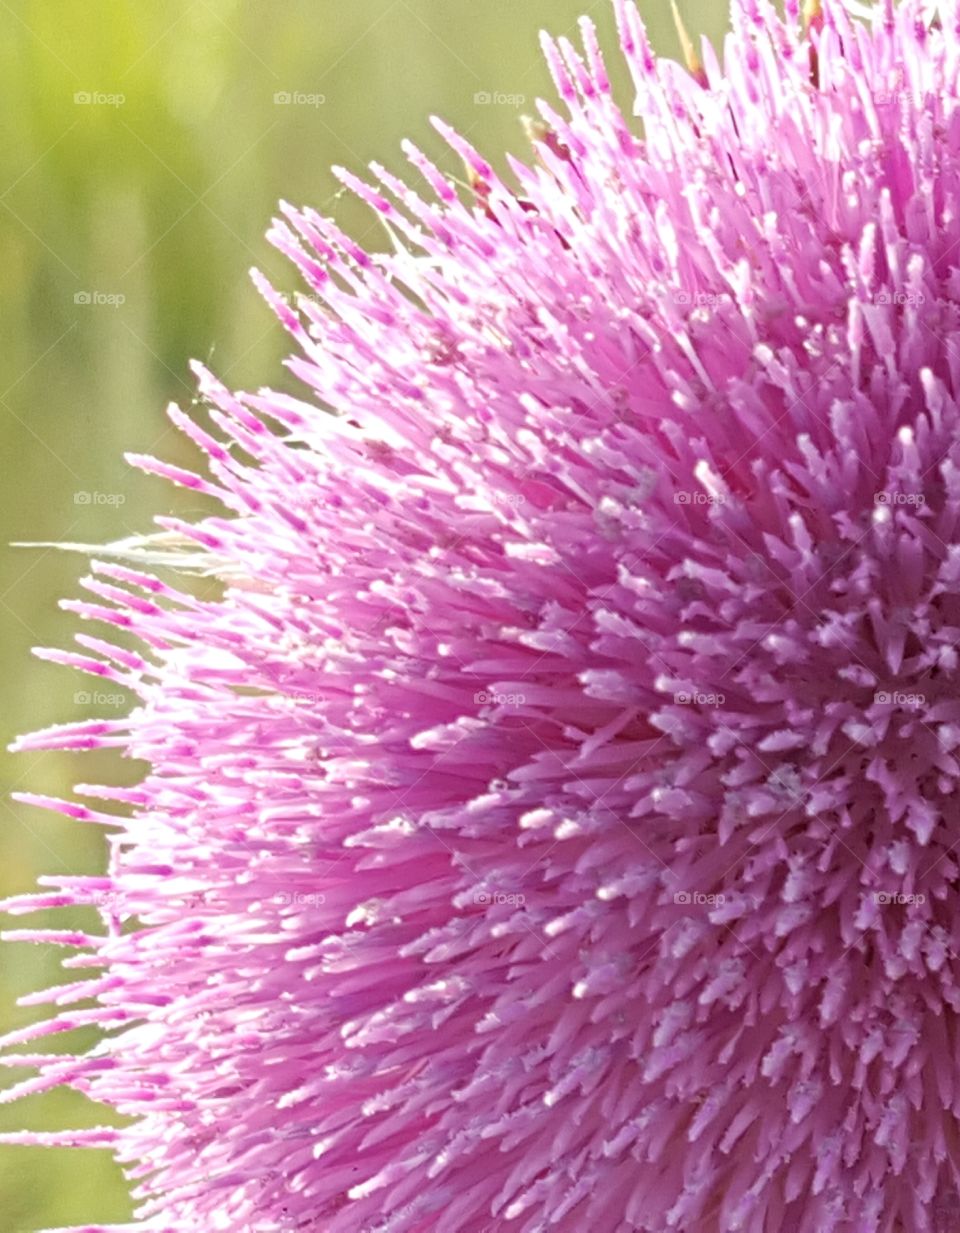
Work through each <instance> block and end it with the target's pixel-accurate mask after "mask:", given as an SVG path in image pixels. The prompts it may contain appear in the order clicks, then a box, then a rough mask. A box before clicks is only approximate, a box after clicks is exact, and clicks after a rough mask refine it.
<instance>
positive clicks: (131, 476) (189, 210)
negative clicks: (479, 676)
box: [0, 0, 725, 1233]
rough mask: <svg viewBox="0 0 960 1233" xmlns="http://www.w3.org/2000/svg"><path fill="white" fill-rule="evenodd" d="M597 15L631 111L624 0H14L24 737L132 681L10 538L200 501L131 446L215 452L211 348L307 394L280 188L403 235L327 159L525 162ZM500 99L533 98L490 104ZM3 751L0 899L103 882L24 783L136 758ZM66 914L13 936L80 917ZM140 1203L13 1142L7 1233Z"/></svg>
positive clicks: (145, 524)
mask: <svg viewBox="0 0 960 1233" xmlns="http://www.w3.org/2000/svg"><path fill="white" fill-rule="evenodd" d="M723 7H724V6H708V5H707V4H706V3H705V0H688V2H687V3H686V4H685V5H684V4H681V9H682V11H683V13H684V16H685V18H686V20H687V24H688V26H689V27H690V28H691V30H694V31H697V30H699V31H703V32H705V33H707V34H709V35H710V36H711V37H712V38H714V39H716V38H717V37H718V36H719V35H720V33H721V30H722V27H723V25H724V21H725V14H724V12H723ZM643 9H644V14H645V18H646V20H647V22H648V25H649V28H650V32H651V36H652V38H653V42H654V44H655V46H657V48H658V49H660V50H662V51H663V52H665V53H667V54H670V55H675V54H676V53H677V50H678V43H677V36H676V33H675V30H674V28H673V24H672V19H671V17H670V12H669V5H668V2H667V0H649V2H648V3H647V4H645V5H644V6H643ZM585 11H590V13H591V15H592V17H593V18H594V20H595V21H596V22H597V24H598V26H599V27H600V30H601V35H602V37H603V41H604V45H605V46H606V47H607V48H608V62H609V64H610V67H611V70H612V73H613V76H614V78H615V80H616V81H617V83H618V85H619V86H620V87H621V90H622V98H623V100H624V102H625V104H626V105H627V106H628V107H629V104H630V102H631V101H632V94H631V91H630V89H629V88H628V86H627V79H626V74H625V72H624V71H623V69H622V66H621V65H620V64H619V62H618V56H617V54H616V36H615V32H614V24H613V18H612V6H611V4H610V2H609V0H595V2H593V3H591V0H479V2H478V0H356V2H355V3H353V4H345V3H343V0H336V2H334V0H274V2H273V3H268V2H267V0H167V2H166V3H164V4H162V5H149V4H134V3H132V2H130V0H127V2H121V0H92V3H90V4H77V3H76V0H9V2H7V0H0V103H2V109H3V115H4V124H3V132H2V136H0V257H2V260H0V289H2V291H0V295H2V325H0V330H2V346H0V426H2V427H0V446H2V457H3V467H4V484H3V487H2V492H0V500H2V504H3V525H2V532H3V533H2V535H0V542H2V544H3V548H2V557H0V628H2V645H3V649H4V670H3V673H2V677H0V680H2V683H3V693H4V696H3V706H2V710H0V714H2V717H3V729H4V731H3V738H4V739H3V742H2V744H3V745H6V743H7V742H8V741H9V740H11V739H12V738H13V737H14V736H15V735H16V734H17V733H19V732H22V731H25V730H29V729H32V728H37V727H42V726H44V725H47V724H50V723H54V722H58V721H62V720H71V719H77V718H81V717H83V716H85V715H92V714H103V713H114V714H115V713H117V712H116V709H115V708H116V707H118V706H119V705H123V704H121V703H118V702H117V701H115V700H114V699H108V700H107V701H106V702H105V701H104V699H99V700H98V699H96V698H94V699H93V700H91V697H90V695H91V694H95V693H96V692H97V691H98V690H99V692H101V693H103V694H112V693H115V692H116V691H115V690H113V689H110V688H108V689H104V688H103V687H102V685H101V686H97V685H96V683H94V684H91V681H93V678H89V677H81V676H80V675H79V674H73V673H71V672H69V671H67V670H66V669H62V668H57V667H54V666H52V665H49V664H46V663H41V662H40V661H38V660H36V659H33V658H32V657H31V656H30V653H29V652H30V648H31V647H32V646H35V645H46V646H61V647H64V646H67V645H69V643H70V641H71V639H72V636H73V633H74V632H75V630H76V629H77V627H78V624H79V622H78V621H77V620H76V618H74V617H72V616H71V615H70V614H69V613H64V612H63V611H61V610H60V609H59V608H58V606H57V601H58V599H59V598H60V597H61V596H69V595H76V594H77V593H78V587H77V579H78V577H79V576H80V575H81V574H82V572H83V565H84V563H83V559H82V558H81V557H77V556H74V555H73V554H69V553H62V552H56V551H51V550H36V549H11V548H9V547H7V545H8V543H10V542H12V541H20V540H29V541H51V540H52V541H80V542H84V543H103V542H107V541H109V540H114V539H118V538H121V537H122V536H124V535H125V534H128V533H130V532H132V531H135V530H144V529H148V528H149V524H150V519H151V517H152V515H153V514H156V513H165V512H172V511H174V510H176V511H177V512H179V513H185V512H186V513H189V512H191V511H194V512H195V511H196V509H197V506H196V500H195V498H194V499H193V500H192V501H191V499H190V498H189V497H188V496H187V497H185V496H184V495H183V493H182V492H180V491H174V490H172V489H170V488H168V487H167V486H166V485H164V484H162V483H160V482H158V481H156V480H150V479H147V478H145V477H143V476H141V475H140V474H139V473H137V472H134V471H132V470H131V469H130V468H129V467H127V465H126V464H125V463H124V462H123V458H122V453H123V451H124V450H134V451H140V452H147V453H154V452H156V453H159V454H161V455H162V456H163V457H165V458H167V459H169V460H171V461H182V462H189V461H191V458H190V455H189V454H188V451H187V449H186V448H185V446H184V444H183V443H182V442H181V441H180V440H179V439H178V437H177V434H176V433H175V432H173V431H172V430H170V428H169V426H168V422H167V420H166V418H165V416H164V407H165V405H166V404H167V403H168V402H169V401H171V400H175V401H181V402H183V401H189V399H190V398H191V396H192V392H193V391H192V387H191V384H190V376H189V373H188V369H187V364H188V361H189V360H190V358H191V357H199V358H202V359H205V360H208V361H209V362H210V363H211V365H212V366H213V368H214V370H215V371H216V372H217V373H218V375H219V376H220V377H222V378H223V379H224V380H225V381H226V382H227V383H228V384H231V385H233V386H235V387H241V388H249V387H251V386H259V385H261V384H275V385H284V384H286V382H285V380H284V377H283V375H282V374H281V370H280V367H279V362H280V359H281V357H282V356H283V354H284V352H285V349H286V338H285V335H284V334H283V331H282V330H281V328H280V326H279V324H278V323H277V322H276V321H275V319H274V318H273V316H272V314H271V313H270V311H269V309H268V308H267V307H266V305H265V304H264V303H263V302H262V300H261V299H260V298H259V296H258V295H257V294H256V292H255V291H254V289H253V288H252V286H251V285H250V282H249V278H248V274H247V270H248V268H249V267H250V266H251V265H253V264H256V265H257V266H259V267H260V268H262V269H264V270H265V271H266V272H267V273H268V274H269V275H270V276H271V278H272V279H273V281H274V285H275V286H277V287H278V288H279V289H280V290H284V291H290V292H292V291H293V290H294V289H295V288H296V285H297V283H296V279H295V278H294V277H293V274H292V272H291V271H290V270H289V269H288V268H287V266H286V263H285V262H284V261H283V260H282V259H281V258H280V257H279V256H278V255H277V254H275V253H274V252H273V250H272V249H271V248H270V247H269V246H268V245H267V243H266V242H265V241H264V240H263V239H262V234H263V232H264V230H265V228H266V226H267V224H268V221H269V219H270V217H271V214H272V212H273V210H274V208H275V205H276V202H277V201H278V199H280V198H281V197H285V198H288V199H289V200H291V201H293V202H295V203H297V204H301V203H310V204H313V205H315V206H317V207H318V208H319V209H321V210H322V211H323V212H324V213H329V214H332V215H333V216H334V217H336V218H337V220H338V221H339V222H340V224H341V225H342V226H344V227H345V228H346V229H347V230H349V231H350V232H351V233H352V234H354V235H355V236H356V237H358V238H359V239H361V240H362V241H365V242H367V243H368V244H370V245H373V246H378V245H380V244H381V243H382V241H383V232H382V231H381V229H380V227H379V224H377V223H375V222H372V220H371V218H370V216H368V215H367V214H366V212H365V211H364V209H363V208H361V207H359V206H358V205H357V203H356V202H355V201H353V200H352V199H351V198H350V197H349V196H348V195H347V194H345V193H343V192H342V191H340V189H339V184H338V182H337V181H335V180H334V178H333V177H332V176H331V175H330V173H329V171H328V167H329V165H330V164H331V163H342V164H344V165H346V166H348V167H351V168H352V169H354V170H357V171H362V170H363V168H364V167H365V165H366V164H367V163H368V162H369V161H370V160H371V159H378V160H380V161H381V162H383V163H385V164H386V165H387V166H388V167H390V168H391V169H393V170H396V171H403V169H404V167H405V160H404V159H403V157H402V155H401V154H400V151H399V143H400V140H401V138H403V137H404V136H410V137H412V138H414V139H415V140H416V141H417V142H418V143H419V144H421V145H423V146H424V147H425V148H427V149H428V150H429V151H430V152H431V153H432V154H433V155H434V156H435V157H436V158H437V159H438V160H439V161H440V162H441V164H442V165H445V166H447V167H449V168H450V169H451V170H452V171H455V172H459V168H458V167H457V166H456V163H455V160H454V159H453V158H452V156H451V155H450V154H449V152H448V151H447V150H446V148H445V147H444V146H443V144H442V143H441V142H440V141H439V139H438V138H437V137H436V136H435V135H434V133H433V131H432V129H430V128H429V126H428V124H427V119H426V118H427V116H428V115H430V114H431V113H437V114H440V115H442V116H443V117H444V118H445V119H447V120H449V121H451V122H452V123H453V124H455V125H456V127H457V128H459V130H460V131H461V132H463V133H465V134H467V135H468V136H469V137H470V139H471V140H472V141H474V142H475V143H476V144H478V145H479V146H480V147H481V148H482V149H483V150H484V151H485V152H486V153H487V154H488V155H490V156H494V161H495V162H498V164H499V165H500V166H501V168H502V167H503V163H502V161H501V160H499V159H498V158H497V157H495V156H496V155H498V154H499V153H500V152H502V151H504V150H508V149H509V150H512V151H513V152H515V153H519V154H524V153H525V140H524V138H523V135H522V132H521V127H520V123H519V116H520V114H521V113H523V112H529V113H530V114H534V99H535V98H536V97H537V96H538V95H541V96H542V95H546V96H548V97H549V96H550V95H551V93H552V91H551V88H550V85H549V81H548V78H547V75H546V72H545V70H544V67H543V65H542V62H541V57H540V52H539V48H538V44H537V32H538V30H539V29H540V28H541V27H547V28H549V29H550V30H551V31H552V32H554V33H557V34H559V33H569V34H574V33H575V22H576V19H577V17H578V16H579V15H580V14H581V13H582V12H585ZM498 94H502V95H509V96H518V95H519V96H523V97H524V99H525V102H524V103H522V104H519V105H518V104H515V103H506V102H485V101H483V98H484V95H487V96H496V95H498ZM285 95H286V96H295V97H297V98H299V99H300V100H301V101H292V102H284V101H278V96H279V99H280V100H282V99H283V97H284V96H285ZM478 96H479V101H478ZM91 632H95V631H94V630H93V629H91ZM97 632H99V631H97ZM0 762H2V765H0V777H2V789H3V790H2V792H0V814H2V818H3V826H2V828H0V894H11V893H20V892H25V891H28V890H29V889H31V888H32V887H33V885H34V882H35V880H36V878H37V876H38V875H40V874H43V873H58V872H60V873H63V872H72V873H77V872H87V871H91V872H92V871H96V870H98V869H100V868H101V867H102V865H103V862H104V850H103V836H102V835H101V834H100V833H99V832H98V828H95V827H89V828H85V827H83V826H81V825H78V824H76V823H73V824H71V823H69V822H67V821H65V820H63V819H60V818H59V817H57V816H56V815H53V814H48V813H45V812H41V811H38V810H36V809H30V808H27V807H25V806H21V805H17V804H16V803H14V802H12V801H11V800H10V793H11V792H12V791H15V790H16V789H17V788H20V789H24V788H30V789H31V790H34V791H43V792H48V793H52V794H69V791H70V785H71V784H72V783H74V782H77V781H86V782H88V783H89V782H112V781H116V780H117V779H118V778H120V777H124V776H126V777H128V778H129V776H130V775H131V773H132V772H133V770H134V768H132V767H130V765H129V764H127V765H124V764H122V763H121V762H120V760H119V758H117V759H109V758H107V757H104V756H100V755H97V756H93V755H85V756H83V757H81V758H74V757H71V756H67V755H58V756H54V755H42V756H38V755H35V754H21V755H16V756H11V755H8V754H5V753H4V754H2V755H0ZM44 915H45V916H47V917H48V918H49V919H48V920H44V919H43V917H36V918H32V917H31V918H29V919H23V918H19V919H17V920H11V919H10V918H4V924H5V925H6V926H8V927H9V926H12V927H22V926H26V925H34V924H35V925H45V924H51V925H52V924H64V925H65V924H67V923H68V921H67V920H65V919H64V918H65V916H68V915H69V914H65V913H59V914H54V913H48V914H44ZM73 921H74V922H76V923H78V924H79V923H83V924H85V925H92V924H93V921H92V920H89V921H83V922H81V921H80V914H79V913H74V914H73ZM65 953H69V952H61V951H58V950H55V949H54V948H52V947H47V946H27V945H24V944H21V943H15V944H9V945H6V946H4V947H2V948H0V955H2V961H0V1030H2V1031H7V1030H10V1029H12V1028H15V1027H19V1026H21V1025H23V1024H25V1023H27V1022H30V1021H32V1019H34V1018H37V1017H39V1015H40V1014H41V1012H39V1011H38V1010H36V1009H24V1008H17V1007H16V1005H15V1002H16V999H17V998H18V997H19V996H20V995H21V994H23V993H25V992H27V991H29V990H33V989H39V988H45V987H47V986H48V985H52V984H55V983H57V982H59V981H62V980H64V979H67V978H68V974H64V973H63V972H61V970H60V967H59V963H60V959H61V957H62V955H63V954H65ZM65 1039H70V1038H65ZM59 1040H60V1038H53V1041H52V1042H50V1043H49V1044H47V1045H46V1046H44V1045H42V1044H41V1046H40V1047H41V1048H43V1047H46V1048H48V1049H54V1048H55V1047H56V1046H57V1044H58V1043H59ZM61 1047H63V1046H62V1045H61ZM17 1077H19V1076H17ZM12 1078H13V1075H10V1076H4V1081H5V1082H6V1081H7V1080H8V1079H12ZM105 1120H109V1119H108V1118H107V1117H105V1115H104V1111H103V1110H102V1109H100V1108H98V1107H96V1106H94V1105H92V1104H90V1103H89V1102H87V1101H85V1100H84V1099H83V1098H82V1097H80V1096H71V1095H67V1094H51V1095H46V1096H42V1097H34V1098H31V1099H29V1100H26V1101H23V1102H22V1103H19V1104H17V1105H16V1106H4V1107H2V1108H0V1130H9V1129H20V1128H24V1127H30V1128H43V1129H46V1128H52V1127H55V1126H82V1125H95V1124H99V1123H102V1122H103V1121H105ZM129 1214H130V1203H129V1200H128V1198H127V1193H126V1188H125V1185H124V1182H123V1178H122V1176H121V1174H120V1172H119V1170H118V1169H117V1168H116V1166H115V1165H114V1164H113V1162H112V1160H111V1159H110V1157H109V1156H108V1155H107V1154H106V1153H102V1152H95V1153H94V1152H86V1153H79V1152H71V1151H61V1150H46V1151H44V1150H39V1149H31V1148H21V1147H8V1148H0V1233H26V1231H27V1230H36V1229H40V1228H45V1227H49V1226H55V1225H60V1224H68V1223H71V1222H74V1221H78V1220H80V1218H81V1217H82V1218H84V1219H86V1220H95V1221H119V1220H123V1219H125V1218H127V1217H129Z"/></svg>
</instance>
